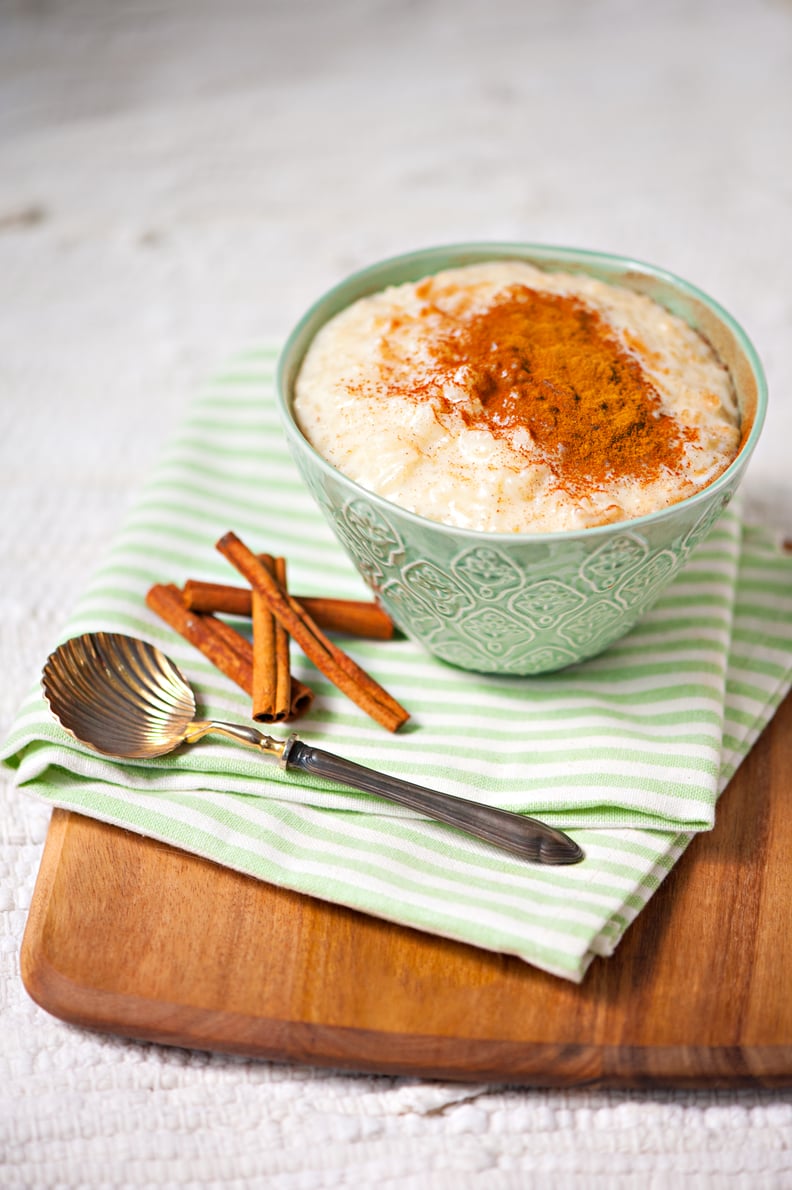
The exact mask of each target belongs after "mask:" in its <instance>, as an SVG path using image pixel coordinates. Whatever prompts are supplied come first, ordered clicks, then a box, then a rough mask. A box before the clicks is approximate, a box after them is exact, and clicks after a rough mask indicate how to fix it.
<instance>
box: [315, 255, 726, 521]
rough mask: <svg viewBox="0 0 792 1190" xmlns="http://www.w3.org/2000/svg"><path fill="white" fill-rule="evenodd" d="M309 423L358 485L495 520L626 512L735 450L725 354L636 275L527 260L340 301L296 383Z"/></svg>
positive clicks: (438, 515)
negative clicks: (653, 296) (635, 287)
mask: <svg viewBox="0 0 792 1190" xmlns="http://www.w3.org/2000/svg"><path fill="white" fill-rule="evenodd" d="M294 410H295V415H296V418H297V421H298V424H299V425H300V428H301V429H302V432H303V433H304V434H305V436H306V438H308V440H309V441H310V442H311V443H312V444H313V446H314V447H315V448H316V450H318V452H319V453H320V454H321V455H323V456H324V457H325V458H326V459H327V460H328V461H329V462H330V463H332V464H333V466H335V467H337V468H338V470H339V471H341V472H343V473H344V474H345V475H347V476H348V477H349V478H350V479H353V480H355V481H356V482H357V483H359V484H360V485H361V486H362V487H364V488H367V489H368V490H370V491H372V492H376V493H378V494H379V495H380V496H383V497H384V498H385V499H386V500H390V501H392V502H393V503H394V504H398V505H401V507H403V508H407V509H409V510H410V511H412V512H415V513H418V514H419V515H421V516H424V517H428V518H429V519H430V520H435V521H443V522H445V523H447V524H449V525H456V526H459V527H463V528H467V529H477V530H486V531H491V532H500V533H504V532H505V533H517V532H552V531H556V530H565V529H583V528H587V527H589V526H592V525H603V524H609V523H612V522H616V521H622V520H629V519H630V518H633V517H637V516H642V515H643V514H644V513H649V512H653V511H655V510H657V509H660V508H664V507H666V506H667V505H669V504H673V503H676V502H677V501H678V500H681V499H683V498H684V497H686V496H689V495H691V494H692V493H693V492H696V491H698V490H699V489H700V488H703V487H705V486H706V485H707V484H709V483H711V482H712V480H713V479H715V478H716V476H718V475H719V474H720V473H721V472H722V471H723V470H724V469H725V468H726V467H727V466H728V464H729V463H730V462H731V461H732V459H733V458H734V457H735V455H736V454H737V450H738V446H739V441H740V424H739V421H740V419H739V411H738V408H737V401H736V398H735V395H734V391H733V388H732V384H731V380H730V377H729V374H728V372H727V370H726V368H725V367H724V366H723V364H722V363H721V362H720V361H719V359H718V358H717V356H716V355H715V353H714V352H713V350H712V348H711V347H710V346H709V344H708V343H707V342H706V341H705V340H704V339H702V338H701V336H699V335H698V334H697V333H696V332H695V331H694V330H692V329H691V328H690V327H689V326H688V325H687V323H685V322H683V321H682V320H681V319H679V318H677V317H675V316H674V315H672V314H670V313H669V312H668V311H667V310H665V309H664V308H663V307H662V306H659V305H657V304H656V303H655V302H653V301H651V300H650V299H649V298H647V297H644V296H643V295H641V294H637V293H634V292H633V291H632V290H629V289H623V288H620V287H616V286H612V285H607V284H605V283H604V282H601V281H597V280H594V279H593V278H591V277H587V276H579V275H572V274H565V273H546V272H543V271H542V270H540V269H537V268H535V267H534V266H532V265H529V264H526V263H524V262H521V261H496V262H490V263H483V264H476V265H470V266H466V267H462V268H456V269H449V270H446V271H444V272H440V273H435V274H434V275H432V276H429V277H426V278H424V279H423V280H421V281H418V282H415V283H410V284H406V285H399V286H393V287H391V288H389V289H385V290H383V291H382V292H380V293H376V294H373V295H372V296H370V297H366V298H362V299H361V300H359V301H357V302H355V303H353V304H352V305H350V306H348V307H347V308H346V309H344V310H342V311H341V312H340V313H339V314H337V315H336V316H335V317H334V318H332V319H331V320H330V321H329V322H328V323H326V324H325V326H323V327H322V328H321V330H320V331H319V332H318V334H317V335H316V337H315V339H314V340H313V342H312V343H311V345H310V347H309V350H308V352H307V354H306V357H305V360H304V361H303V364H302V367H301V370H300V373H299V376H298V378H297V383H296V387H295V402H294Z"/></svg>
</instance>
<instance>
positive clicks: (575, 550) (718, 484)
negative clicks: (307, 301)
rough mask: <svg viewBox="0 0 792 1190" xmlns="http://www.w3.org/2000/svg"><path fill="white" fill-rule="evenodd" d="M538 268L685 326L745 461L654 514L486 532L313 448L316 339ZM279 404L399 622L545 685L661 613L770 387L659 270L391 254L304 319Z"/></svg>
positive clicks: (332, 517) (711, 309)
mask: <svg viewBox="0 0 792 1190" xmlns="http://www.w3.org/2000/svg"><path fill="white" fill-rule="evenodd" d="M504 259H507V260H527V261H529V262H530V263H531V264H533V265H536V266H537V267H539V268H543V269H546V270H549V271H553V270H564V271H566V272H573V273H586V274H588V275H590V276H593V277H597V278H599V279H600V280H602V281H606V282H610V283H611V284H614V285H623V286H626V287H627V288H630V289H634V290H637V291H638V292H640V293H643V294H647V295H648V296H649V297H651V298H653V299H654V300H655V301H656V302H659V304H660V305H662V306H665V307H666V308H667V309H668V310H670V311H672V312H673V313H674V314H676V315H678V316H680V317H681V318H683V319H685V321H686V322H688V323H689V324H690V325H691V326H692V327H694V328H695V329H696V330H697V331H699V332H700V333H701V334H702V335H703V336H704V337H705V338H706V339H707V340H709V342H710V343H711V344H712V346H713V348H714V349H715V351H716V352H717V354H718V355H719V356H720V358H721V360H723V362H724V363H725V364H726V366H727V367H728V368H729V371H730V372H731V375H732V379H733V382H734V385H735V388H736V391H737V395H738V399H739V403H740V409H741V416H742V441H741V447H740V451H739V453H738V455H737V458H736V459H735V460H734V462H733V463H732V464H731V466H730V467H728V468H727V470H726V471H724V472H723V474H721V475H720V476H719V477H718V478H717V479H716V480H715V481H714V482H713V483H712V484H710V485H709V487H707V488H705V489H704V490H703V491H701V492H698V493H697V494H696V495H694V496H690V497H688V498H687V499H686V500H682V501H680V502H679V503H678V504H673V505H671V506H670V507H668V508H664V509H661V510H660V511H659V512H655V513H652V514H650V515H648V516H643V517H639V518H637V519H635V520H631V521H623V522H621V523H619V524H611V525H603V526H598V527H597V528H593V529H584V530H582V531H578V532H571V531H567V532H559V533H515V534H513V533H508V534H506V533H484V532H476V531H473V530H465V529H458V528H454V527H452V526H449V525H442V524H438V523H437V522H435V521H430V520H427V519H426V518H424V517H420V516H416V515H415V514H414V513H412V512H407V511H405V510H404V509H402V508H399V507H397V506H396V505H394V504H392V503H390V502H389V501H387V500H384V499H382V497H380V496H377V495H375V494H374V493H372V492H369V491H366V490H365V489H364V488H362V487H360V486H359V485H358V484H356V483H354V482H353V481H352V480H350V479H347V478H346V476H344V475H342V474H341V473H340V472H339V471H337V470H336V469H335V468H334V467H333V466H332V465H331V464H330V463H328V462H327V461H326V460H325V459H323V458H322V457H321V456H320V455H319V454H318V453H317V452H316V451H315V450H314V448H313V447H312V446H311V445H310V444H309V442H308V441H307V440H306V439H305V437H304V436H303V434H302V433H301V431H300V429H299V426H298V425H297V423H296V422H295V419H294V415H293V410H292V394H293V391H294V383H295V379H296V377H297V374H298V372H299V369H300V364H301V362H302V360H303V357H304V355H305V352H306V350H307V348H308V345H309V343H310V342H311V340H312V339H313V337H314V335H315V334H316V332H317V331H318V329H319V328H320V327H321V326H322V325H323V323H325V322H327V320H328V319H329V318H332V316H333V315H334V314H336V313H338V311H339V310H341V309H343V307H344V306H347V305H349V304H350V303H351V302H354V301H356V300H357V299H358V298H360V297H364V296H366V295H367V294H371V293H375V292H376V291H378V290H381V289H384V288H385V287H386V286H388V285H398V284H401V283H402V282H405V281H416V280H419V279H420V278H421V277H424V276H426V275H427V274H430V273H436V272H439V271H440V270H441V269H447V268H452V267H455V266H458V265H465V264H472V263H476V262H480V261H484V260H504ZM277 384H278V394H279V400H280V404H281V411H282V415H283V421H284V425H285V428H286V435H287V438H288V442H289V447H290V449H291V451H292V453H293V455H294V458H295V460H296V462H297V465H298V467H299V469H300V471H301V473H302V475H303V477H304V479H305V482H306V484H307V485H308V487H309V489H310V491H311V492H312V494H313V496H314V497H315V499H316V501H317V503H318V505H319V507H320V508H321V509H322V511H323V513H324V515H325V516H326V517H327V519H328V521H329V522H330V525H331V526H332V528H333V530H334V532H335V534H336V536H337V537H338V539H339V541H340V542H341V543H342V544H343V546H344V547H345V548H346V550H347V552H348V553H349V556H350V557H351V559H352V561H353V562H354V563H355V565H356V567H357V569H358V570H359V571H360V574H361V575H362V576H363V578H364V579H365V581H366V582H367V583H368V585H369V586H370V587H371V589H372V590H373V591H374V592H375V594H376V596H377V598H378V599H379V600H380V602H381V603H382V604H383V606H384V607H385V608H386V609H387V611H388V612H389V613H390V615H391V616H392V618H393V620H394V621H395V622H396V624H398V626H399V627H400V628H401V629H402V631H403V632H405V633H406V634H407V635H408V636H410V637H412V638H414V639H415V640H416V641H419V642H420V643H421V644H422V645H423V646H424V647H425V648H426V649H428V650H429V652H431V653H433V654H434V655H435V656H437V657H440V658H442V660H444V661H448V662H450V663H451V664H453V665H458V666H461V667H462V668H464V669H471V670H478V671H481V672H484V673H499V674H538V673H544V672H546V671H549V670H556V669H561V668H563V667H564V666H567V665H571V664H573V663H574V662H577V661H582V660H583V659H584V658H586V657H592V656H594V655H595V654H597V653H600V652H602V650H603V649H605V648H606V647H607V646H608V645H609V644H611V643H612V642H613V641H614V640H617V639H618V638H619V637H620V636H623V635H624V633H626V632H627V631H629V629H630V628H631V627H632V625H633V624H634V623H635V622H636V621H637V620H638V619H639V618H640V617H641V616H642V615H643V614H644V613H645V612H646V611H647V610H648V609H649V608H650V607H651V606H652V604H653V603H654V602H655V600H656V599H657V598H658V596H659V595H660V593H661V592H662V591H663V589H664V588H665V587H666V586H667V585H668V583H669V582H670V581H671V579H672V578H673V577H674V575H675V574H676V573H677V571H678V570H679V569H680V567H681V566H682V565H683V563H684V561H685V559H686V558H687V557H688V555H689V554H690V551H691V550H692V549H693V548H694V546H695V545H696V544H697V543H698V542H699V541H701V540H702V539H703V538H704V537H706V535H707V534H708V533H709V531H710V530H711V528H712V526H713V525H714V524H715V522H716V520H717V519H718V517H719V516H720V514H721V513H722V511H723V509H724V508H725V507H726V505H727V504H728V502H729V501H730V499H731V498H732V496H733V494H734V492H735V490H736V488H737V485H738V484H739V482H740V480H741V479H742V476H743V473H744V471H745V466H746V464H747V462H748V459H749V457H750V455H751V453H752V451H753V449H754V447H755V445H756V442H757V439H758V437H759V433H760V431H761V428H762V422H763V420H764V415H765V408H766V403H767V390H766V385H765V379H764V375H763V372H762V367H761V364H760V362H759V359H758V357H757V355H756V352H755V350H754V348H753V346H752V345H751V343H750V341H749V340H748V338H747V336H746V335H745V333H744V331H743V330H742V329H741V328H740V327H739V326H738V325H737V323H736V322H735V321H734V319H733V318H732V317H731V316H730V315H729V314H727V313H726V311H725V310H723V309H721V307H720V306H719V305H718V304H717V303H716V302H714V301H713V300H712V299H711V298H709V297H707V296H706V295H705V294H703V293H701V292H700V291H699V290H698V289H695V288H694V287H693V286H692V285H689V284H688V283H687V282H685V281H682V280H680V279H679V278H678V277H675V276H673V275H672V274H671V273H667V272H665V271H663V270H662V269H657V268H654V267H652V266H650V265H646V264H641V263H639V262H638V261H634V260H629V259H625V258H622V257H617V256H611V255H605V254H602V253H596V252H585V251H578V250H576V249H572V248H553V247H542V246H539V245H533V244H501V243H498V244H486V243H485V244H462V245H453V246H446V247H439V248H428V249H424V250H422V251H418V252H412V253H409V254H407V255H405V256H398V257H394V258H393V259H390V260H385V261H382V262H381V263H379V264H375V265H372V266H371V267H370V268H367V269H364V270H363V271H362V272H359V273H355V274H354V275H353V276H351V277H349V278H348V279H347V280H346V281H343V282H342V283H341V284H340V285H337V286H336V287H335V288H334V289H331V290H330V292H329V293H326V294H325V295H324V297H322V298H320V299H319V301H318V302H316V304H315V305H314V306H312V307H311V309H310V310H309V311H308V312H307V314H306V315H305V316H304V318H303V319H302V320H301V321H300V323H299V324H298V325H297V327H295V329H294V331H293V332H292V334H291V335H290V337H289V339H288V341H287V343H286V345H285V347H284V349H283V352H282V354H281V358H280V361H279V365H278V380H277Z"/></svg>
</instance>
